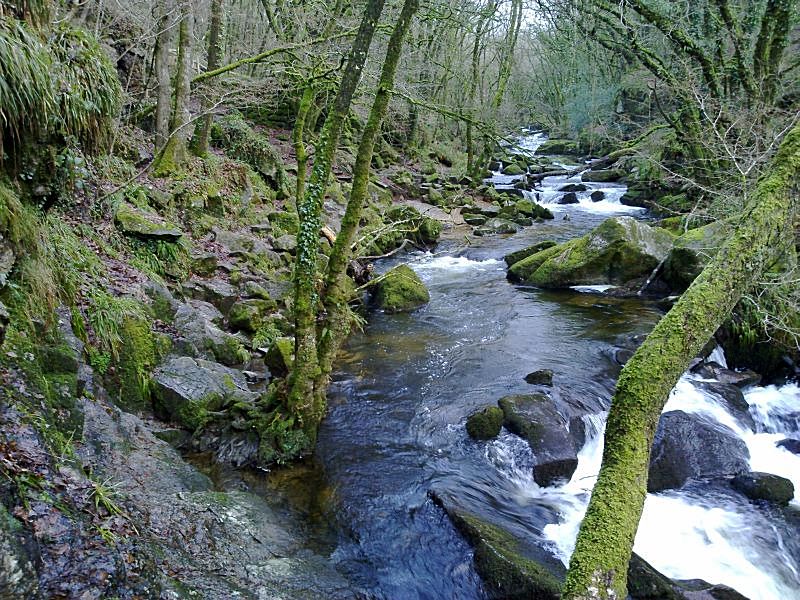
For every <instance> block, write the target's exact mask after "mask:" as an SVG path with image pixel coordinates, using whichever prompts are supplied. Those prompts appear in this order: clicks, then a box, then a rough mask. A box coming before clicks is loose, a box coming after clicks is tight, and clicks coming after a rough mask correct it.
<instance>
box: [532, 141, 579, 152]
mask: <svg viewBox="0 0 800 600" xmlns="http://www.w3.org/2000/svg"><path fill="white" fill-rule="evenodd" d="M536 152H537V153H539V154H580V148H579V147H578V142H575V141H573V140H563V139H552V140H547V141H546V142H545V143H543V144H542V145H541V146H539V148H538V149H537V150H536Z"/></svg>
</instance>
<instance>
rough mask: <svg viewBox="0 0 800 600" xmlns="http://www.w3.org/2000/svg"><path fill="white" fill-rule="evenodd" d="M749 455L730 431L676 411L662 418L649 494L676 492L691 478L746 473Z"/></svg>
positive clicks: (654, 450)
mask: <svg viewBox="0 0 800 600" xmlns="http://www.w3.org/2000/svg"><path fill="white" fill-rule="evenodd" d="M749 458H750V453H749V452H748V450H747V445H746V444H745V443H744V441H742V440H741V439H740V438H739V437H738V436H737V435H736V434H735V433H734V432H733V431H732V430H731V429H730V428H728V427H725V426H724V425H721V424H719V423H717V422H716V421H711V420H707V419H705V418H703V417H702V416H700V415H697V414H688V413H685V412H683V411H679V410H675V411H671V412H668V413H664V414H663V415H661V419H660V420H659V423H658V429H657V430H656V436H655V440H654V441H653V450H652V452H651V455H650V477H649V479H648V481H647V491H648V492H660V491H662V490H668V489H673V488H674V489H677V488H680V487H682V486H683V485H684V484H685V483H686V482H687V481H688V480H689V479H692V478H713V477H724V476H730V475H738V474H741V473H746V472H747V471H748V470H749V466H748V465H749Z"/></svg>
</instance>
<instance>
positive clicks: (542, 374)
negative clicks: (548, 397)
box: [525, 369, 553, 387]
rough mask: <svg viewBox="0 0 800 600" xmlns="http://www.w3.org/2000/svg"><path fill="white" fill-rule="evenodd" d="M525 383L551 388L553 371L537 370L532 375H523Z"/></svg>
mask: <svg viewBox="0 0 800 600" xmlns="http://www.w3.org/2000/svg"><path fill="white" fill-rule="evenodd" d="M525 381H526V382H528V383H530V384H531V385H546V386H549V387H553V371H551V370H550V369H539V370H538V371H534V372H533V373H528V374H527V375H525Z"/></svg>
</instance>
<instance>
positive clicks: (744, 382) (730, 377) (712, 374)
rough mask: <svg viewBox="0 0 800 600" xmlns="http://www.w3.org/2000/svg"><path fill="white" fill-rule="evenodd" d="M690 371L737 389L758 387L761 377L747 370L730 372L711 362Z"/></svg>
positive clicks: (701, 364)
mask: <svg viewBox="0 0 800 600" xmlns="http://www.w3.org/2000/svg"><path fill="white" fill-rule="evenodd" d="M692 371H693V372H694V373H697V374H698V375H700V377H703V378H704V379H716V380H717V381H719V382H720V383H727V384H730V385H735V386H737V387H747V386H748V385H758V384H759V383H760V382H761V375H759V374H758V373H756V372H755V371H750V370H749V369H743V370H741V371H731V370H730V369H726V368H725V367H723V366H722V365H719V364H717V363H715V362H713V361H711V362H703V363H700V364H698V365H697V366H696V367H695V368H694V369H692Z"/></svg>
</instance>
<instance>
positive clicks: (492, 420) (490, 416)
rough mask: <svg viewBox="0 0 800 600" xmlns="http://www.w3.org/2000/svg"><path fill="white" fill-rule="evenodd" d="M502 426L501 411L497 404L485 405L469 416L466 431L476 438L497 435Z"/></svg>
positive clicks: (482, 438) (488, 437)
mask: <svg viewBox="0 0 800 600" xmlns="http://www.w3.org/2000/svg"><path fill="white" fill-rule="evenodd" d="M502 426H503V411H502V409H500V408H499V407H497V406H487V407H486V408H483V409H481V410H479V411H477V412H475V413H473V414H471V415H470V416H469V418H468V419H467V433H468V434H469V436H470V437H471V438H473V439H476V440H490V439H492V438H495V437H497V435H498V434H499V433H500V429H501V428H502Z"/></svg>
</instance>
